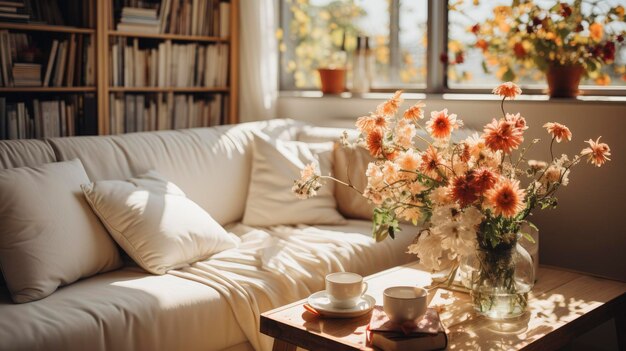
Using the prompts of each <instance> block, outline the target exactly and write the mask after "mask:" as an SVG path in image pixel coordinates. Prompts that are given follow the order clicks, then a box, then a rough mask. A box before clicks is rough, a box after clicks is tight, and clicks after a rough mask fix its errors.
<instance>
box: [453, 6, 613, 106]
mask: <svg viewBox="0 0 626 351" xmlns="http://www.w3.org/2000/svg"><path fill="white" fill-rule="evenodd" d="M624 12H625V9H624V7H623V6H621V5H617V6H610V3H607V2H597V1H596V2H592V1H583V0H575V1H573V2H571V3H565V2H557V3H556V4H555V5H553V6H551V7H546V6H545V3H543V4H542V3H541V2H535V1H532V0H531V1H513V2H512V5H511V6H498V7H496V8H494V16H493V17H492V18H490V19H488V20H486V21H484V22H482V23H476V24H475V25H473V26H471V27H470V28H468V30H469V31H470V32H471V33H472V34H474V36H475V42H474V43H473V44H471V45H470V47H474V48H477V49H480V50H481V51H482V53H483V57H484V60H483V68H484V69H485V70H486V71H488V70H489V69H490V68H492V67H493V68H495V69H496V70H497V75H498V76H499V77H500V78H501V79H502V80H503V81H510V80H516V79H517V78H518V77H517V75H516V73H515V72H528V71H532V70H534V69H538V70H539V71H541V72H543V73H544V74H545V76H546V78H547V82H548V88H549V94H550V96H552V97H573V96H576V95H578V92H579V91H578V85H579V83H580V80H581V77H588V78H591V79H594V80H595V83H596V84H599V85H607V84H609V83H610V76H609V75H608V74H607V71H608V70H609V69H611V68H612V69H615V70H616V72H617V71H619V72H621V74H620V75H623V74H624V71H625V69H626V67H624V65H623V63H622V64H619V65H618V64H617V63H616V62H615V58H616V52H617V51H618V50H619V49H620V47H621V46H622V43H623V41H624V36H625V33H624V29H623V28H624V24H625V23H624ZM459 54H460V55H461V57H462V56H463V53H462V52H461V53H457V54H456V56H459ZM455 63H456V61H453V62H451V64H455ZM610 64H613V65H612V67H610V66H609V65H610ZM624 77H626V75H625V76H624Z"/></svg>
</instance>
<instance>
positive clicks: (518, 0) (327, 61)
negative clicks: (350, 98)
mask: <svg viewBox="0 0 626 351" xmlns="http://www.w3.org/2000/svg"><path fill="white" fill-rule="evenodd" d="M578 1H582V3H583V5H582V11H583V13H585V14H595V16H596V17H595V20H596V21H597V22H601V23H605V22H604V21H605V19H606V16H607V8H615V6H618V5H621V6H622V9H621V10H620V11H621V13H620V11H615V10H611V11H613V12H611V13H609V14H608V15H609V16H612V19H614V20H615V19H616V18H619V19H620V20H619V21H613V22H612V23H610V24H605V25H604V28H603V29H604V32H605V33H606V35H613V36H615V37H617V35H618V34H620V33H626V23H625V22H624V13H623V12H624V11H622V10H623V9H624V8H626V0H566V1H556V0H535V1H534V3H536V4H537V5H538V6H540V7H542V8H551V7H554V6H560V5H558V4H559V3H566V4H570V5H573V4H574V3H575V2H578ZM530 3H531V1H530V0H489V1H486V0H450V1H448V2H447V5H446V2H444V1H440V0H282V1H281V9H280V11H281V15H280V18H281V27H280V30H279V32H278V33H277V34H278V38H279V48H280V51H281V60H280V83H281V84H280V85H281V90H307V89H309V90H310V89H317V88H318V87H319V76H318V74H317V72H316V70H317V68H322V67H329V66H333V65H337V66H338V65H341V66H343V65H344V64H346V65H347V67H348V79H347V84H348V88H350V82H351V77H350V66H351V63H352V57H351V56H352V52H353V51H354V49H355V47H356V43H357V36H359V35H366V36H368V37H369V45H370V48H371V58H370V60H371V61H370V63H371V66H372V67H373V72H372V76H371V81H372V90H393V89H398V88H402V89H406V90H413V91H416V90H417V91H419V90H424V89H426V90H427V91H430V92H444V91H463V90H467V89H471V90H477V91H481V90H486V89H488V88H491V87H493V86H494V85H496V84H498V83H500V82H501V81H505V80H513V79H515V80H516V81H517V82H518V83H519V84H520V85H522V86H523V87H525V88H536V89H543V88H544V87H545V85H546V84H545V76H544V73H542V72H541V71H540V70H538V69H537V68H535V67H534V65H533V64H531V63H530V59H529V60H528V62H526V63H521V64H520V63H518V62H513V60H512V59H511V57H512V55H514V54H515V50H522V49H524V47H523V46H519V47H515V43H513V42H510V41H509V42H507V41H506V40H505V39H506V38H505V36H504V34H503V33H500V32H498V30H497V29H496V30H495V31H494V33H493V34H494V36H493V37H492V38H496V40H499V41H501V42H502V45H501V46H500V48H499V49H498V50H500V51H496V52H491V53H486V52H484V51H483V50H482V49H481V48H480V46H478V47H477V45H476V44H477V38H478V37H477V35H476V33H475V32H473V31H474V30H475V29H476V28H477V27H480V26H481V25H485V23H488V22H493V21H494V19H495V20H499V17H498V16H500V17H502V16H503V15H507V14H510V13H513V12H514V11H516V8H515V6H525V5H526V6H528V4H530ZM520 4H521V5H520ZM512 5H514V6H512ZM429 7H430V8H429ZM446 7H447V8H446ZM429 14H430V15H431V17H432V18H431V19H430V21H429V20H428V15H429ZM446 19H447V21H446ZM476 25H478V26H476ZM584 30H585V31H588V30H589V29H588V28H587V27H585V28H584ZM498 35H500V37H498ZM428 41H430V44H431V45H430V52H429V51H428V49H427V47H428V45H427V42H428ZM624 44H626V40H625V41H624ZM520 45H522V44H520ZM523 45H527V44H526V43H524V44H523ZM435 51H437V52H435ZM518 53H519V51H518ZM427 67H428V70H427ZM444 71H445V72H444ZM438 72H441V74H440V73H438ZM581 84H582V85H587V86H585V89H588V88H589V87H592V88H595V87H599V86H601V85H609V86H610V88H613V89H614V91H616V92H617V93H618V94H620V95H623V94H624V93H623V91H622V90H619V89H621V88H626V45H618V49H617V51H616V52H615V60H614V62H613V63H612V64H607V65H604V66H603V68H602V70H601V71H599V72H598V73H597V74H595V75H593V76H591V77H588V78H585V79H584V81H583V82H581ZM615 89H617V90H615ZM537 91H539V90H537ZM620 91H621V92H620Z"/></svg>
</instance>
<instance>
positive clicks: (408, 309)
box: [383, 286, 428, 323]
mask: <svg viewBox="0 0 626 351" xmlns="http://www.w3.org/2000/svg"><path fill="white" fill-rule="evenodd" d="M427 297H428V291H426V289H423V288H418V287H415V286H393V287H391V288H387V289H385V291H384V292H383V310H385V313H386V314H387V317H389V319H390V320H392V321H393V322H396V323H402V322H406V321H413V320H415V319H417V318H419V317H421V316H423V315H424V313H426V308H427Z"/></svg>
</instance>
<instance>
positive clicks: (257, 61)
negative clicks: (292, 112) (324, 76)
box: [239, 0, 278, 122]
mask: <svg viewBox="0 0 626 351" xmlns="http://www.w3.org/2000/svg"><path fill="white" fill-rule="evenodd" d="M275 6H276V5H275V0H241V2H240V11H239V27H240V48H239V120H240V121H241V122H248V121H256V120H263V119H271V118H275V117H276V98H277V96H278V43H277V39H276V25H277V19H276V18H275V17H276V7H275Z"/></svg>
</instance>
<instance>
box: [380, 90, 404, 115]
mask: <svg viewBox="0 0 626 351" xmlns="http://www.w3.org/2000/svg"><path fill="white" fill-rule="evenodd" d="M401 96H402V90H398V91H396V92H395V93H394V94H393V96H392V97H391V99H389V100H387V101H385V102H383V103H382V104H380V105H378V107H376V113H377V114H379V115H383V116H393V115H395V114H396V112H398V108H399V107H400V104H401V103H402V97H401Z"/></svg>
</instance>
